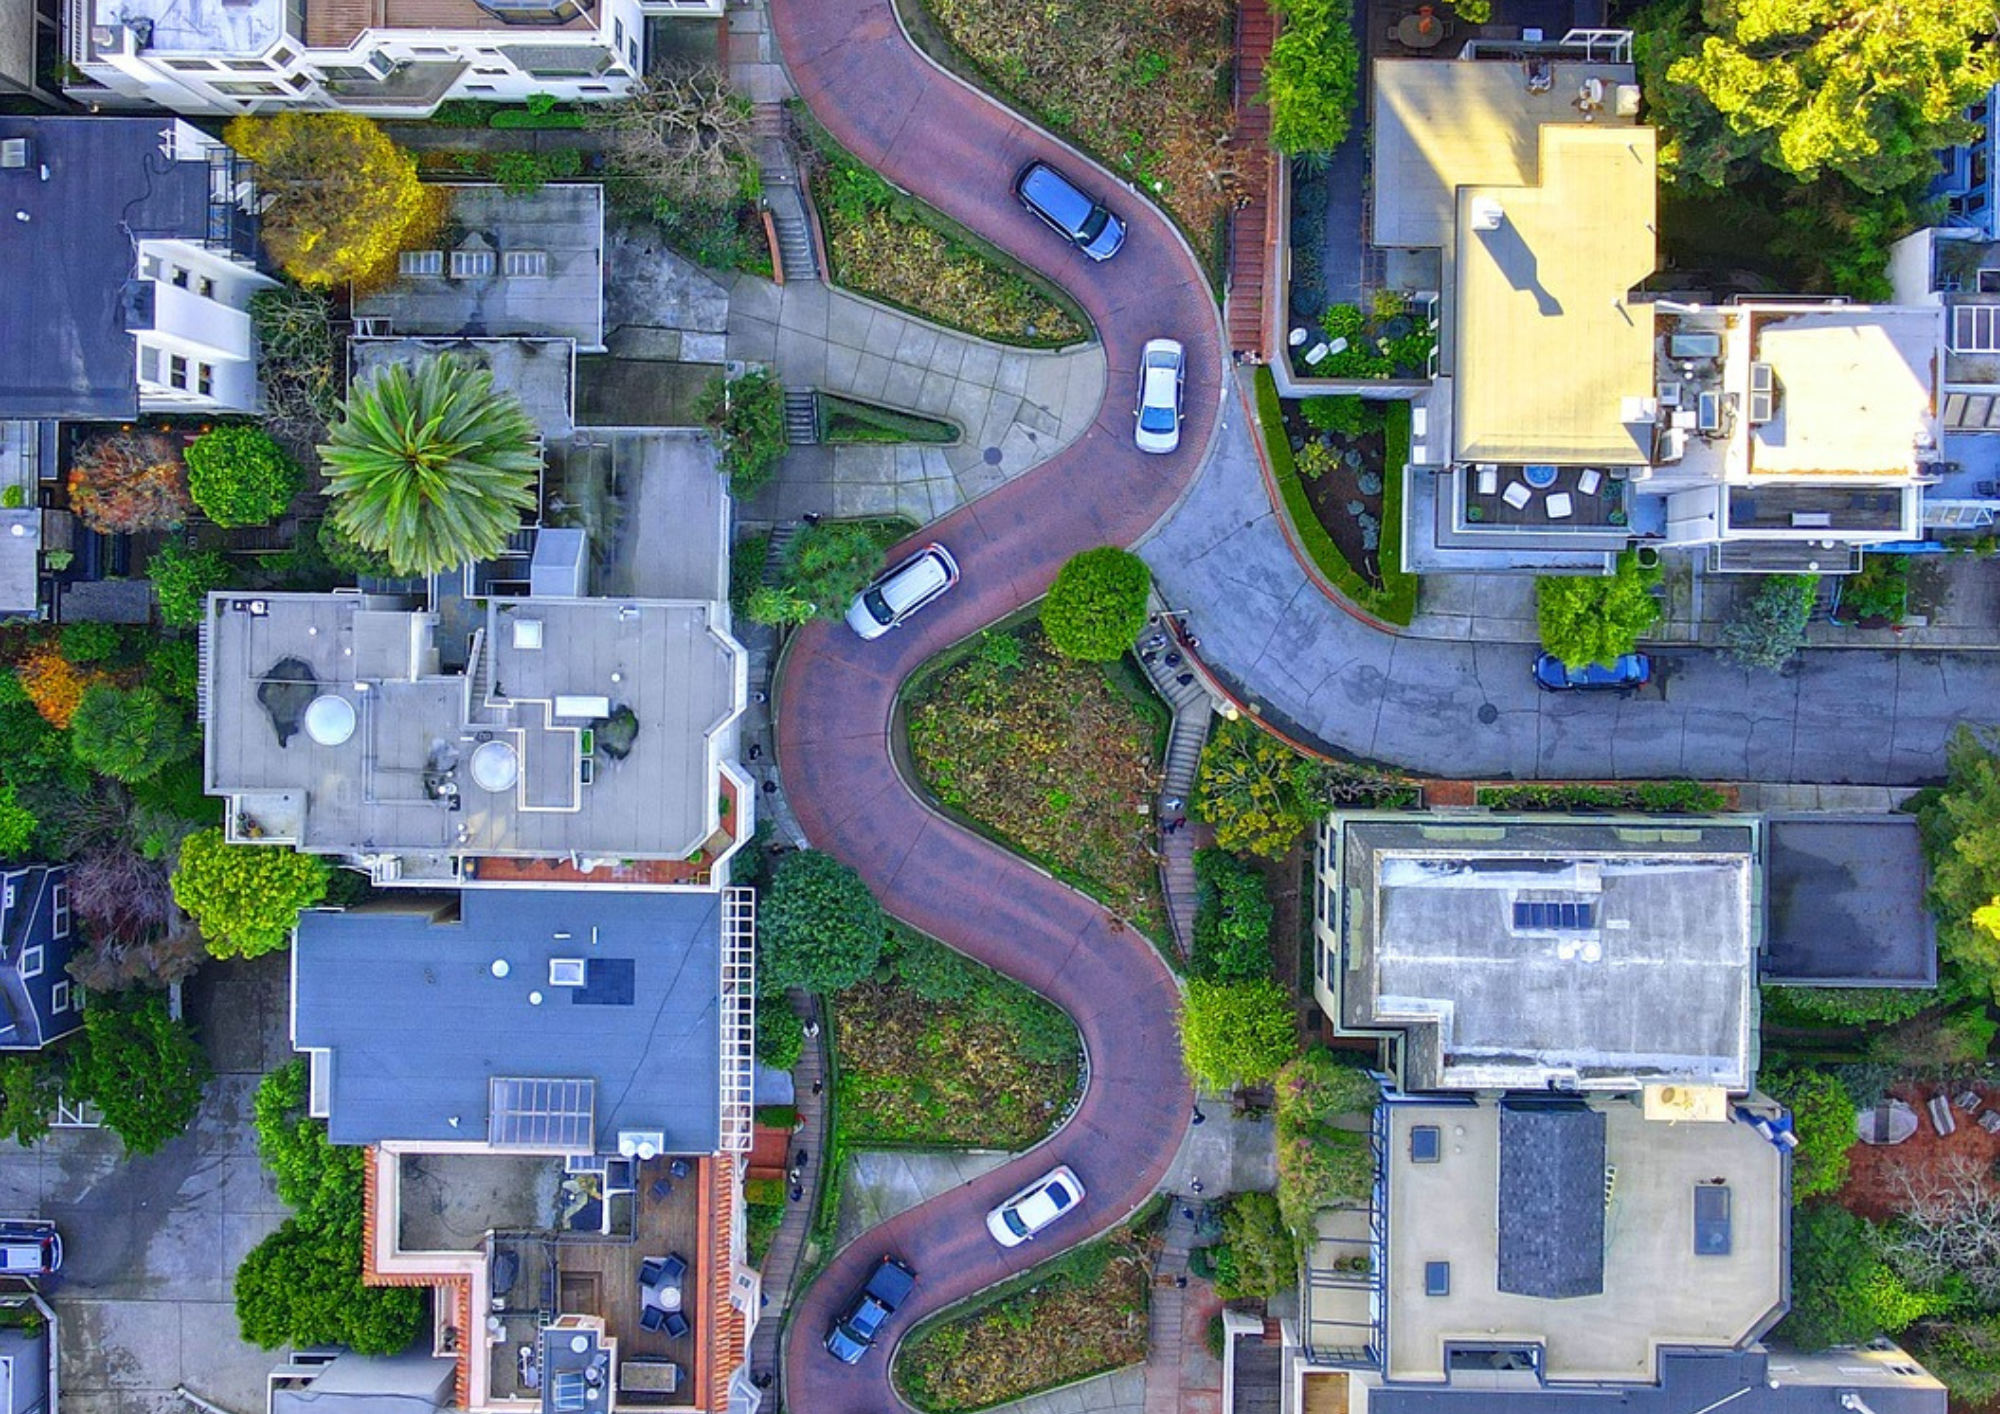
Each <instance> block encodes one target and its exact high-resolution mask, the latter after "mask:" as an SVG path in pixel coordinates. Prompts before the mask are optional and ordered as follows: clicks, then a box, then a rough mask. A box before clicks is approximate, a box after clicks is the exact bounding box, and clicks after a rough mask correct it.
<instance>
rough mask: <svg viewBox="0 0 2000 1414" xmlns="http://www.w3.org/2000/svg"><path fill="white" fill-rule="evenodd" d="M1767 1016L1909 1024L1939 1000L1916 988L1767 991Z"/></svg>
mask: <svg viewBox="0 0 2000 1414" xmlns="http://www.w3.org/2000/svg"><path fill="white" fill-rule="evenodd" d="M1763 994H1764V1009H1765V1014H1766V1015H1767V1016H1769V1015H1771V1014H1772V1013H1774V1012H1775V1013H1776V1014H1777V1015H1778V1016H1779V1017H1783V1018H1785V1019H1786V1020H1788V1021H1789V1020H1793V1019H1796V1022H1797V1023H1798V1024H1803V1025H1808V1026H1810V1025H1814V1024H1820V1025H1826V1026H1876V1025H1889V1024H1893V1023H1894V1022H1898V1021H1907V1020H1909V1019H1910V1018H1911V1017H1913V1016H1915V1015H1916V1014H1917V1013H1918V1012H1920V1011H1922V1010H1923V1009H1924V1008H1925V1007H1927V1006H1930V1005H1931V1004H1932V1003H1933V1002H1935V1001H1936V1000H1937V993H1935V992H1932V991H1928V990H1924V989H1921V988H1915V987H1778V986H1767V987H1765V988H1764V989H1763Z"/></svg>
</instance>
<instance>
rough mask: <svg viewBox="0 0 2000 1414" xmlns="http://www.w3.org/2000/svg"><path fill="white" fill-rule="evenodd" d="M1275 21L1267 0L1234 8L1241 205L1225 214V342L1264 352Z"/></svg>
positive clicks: (1274, 215)
mask: <svg viewBox="0 0 2000 1414" xmlns="http://www.w3.org/2000/svg"><path fill="white" fill-rule="evenodd" d="M1276 26H1277V21H1276V19H1275V18H1274V17H1273V16H1272V14H1271V10H1270V6H1269V5H1268V3H1267V0H1243V4H1242V6H1241V8H1239V9H1238V11H1237V14H1236V132H1235V135H1234V137H1233V138H1232V139H1231V146H1232V147H1233V148H1234V149H1235V155H1236V172H1237V192H1238V197H1237V199H1238V202H1239V205H1238V206H1237V207H1236V208H1235V210H1233V211H1231V212H1230V214H1229V271H1228V284H1227V298H1226V299H1225V301H1224V304H1225V312H1226V317H1227V320H1228V325H1229V347H1230V348H1231V349H1233V350H1236V351H1238V352H1243V353H1255V354H1258V355H1260V356H1263V355H1268V354H1269V352H1270V350H1269V349H1268V348H1266V346H1265V344H1266V337H1265V329H1264V325H1265V319H1264V301H1265V298H1266V293H1267V292H1266V288H1265V287H1266V284H1267V282H1268V280H1269V276H1270V266H1271V260H1270V241H1271V231H1272V223H1273V221H1274V220H1277V219H1281V218H1282V214H1283V213H1281V212H1274V211H1273V209H1272V203H1273V201H1274V199H1275V197H1276V195H1277V192H1276V190H1275V183H1274V182H1273V181H1272V175H1273V167H1274V164H1275V162H1276V158H1275V156H1274V155H1273V154H1272V152H1271V110H1270V109H1269V108H1268V107H1266V106H1265V104H1264V102H1263V98H1262V94H1263V89H1264V61H1265V60H1266V59H1267V58H1269V57H1270V53H1271V40H1272V38H1273V36H1274V34H1275V32H1276Z"/></svg>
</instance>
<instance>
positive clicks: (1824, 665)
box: [1140, 398, 2000, 785]
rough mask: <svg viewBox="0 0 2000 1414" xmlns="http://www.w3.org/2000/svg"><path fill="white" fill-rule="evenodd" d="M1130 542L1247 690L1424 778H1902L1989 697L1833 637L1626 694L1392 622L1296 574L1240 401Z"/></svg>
mask: <svg viewBox="0 0 2000 1414" xmlns="http://www.w3.org/2000/svg"><path fill="white" fill-rule="evenodd" d="M1140 553H1141V554H1143V555H1144V556H1145V558H1146V559H1147V561H1148V562H1149V563H1150V564H1151V565H1152V566H1153V571H1154V573H1155V575H1157V576H1158V578H1159V581H1160V588H1161V592H1162V593H1163V594H1164V595H1166V597H1167V599H1168V601H1169V602H1170V603H1172V604H1173V605H1174V606H1175V607H1176V608H1185V609H1187V610H1188V612H1189V616H1190V623H1191V626H1192V628H1193V631H1194V632H1195V634H1196V635H1198V636H1199V637H1200V639H1201V648H1200V653H1201V657H1202V659H1203V661H1204V662H1206V663H1207V664H1209V665H1210V666H1211V667H1212V668H1214V669H1215V670H1216V671H1217V672H1218V674H1219V675H1220V676H1221V677H1222V678H1223V679H1224V680H1225V681H1226V682H1227V683H1228V684H1229V685H1230V686H1231V687H1232V689H1234V690H1235V691H1236V692H1237V693H1238V694H1239V695H1241V696H1242V697H1243V698H1244V699H1245V700H1246V701H1251V702H1255V703H1258V704H1260V705H1262V706H1263V707H1264V708H1265V709H1266V710H1267V711H1268V712H1269V713H1270V714H1271V716H1272V717H1273V718H1274V719H1275V720H1280V721H1282V722H1285V723H1288V724H1290V725H1292V726H1294V727H1296V728H1298V729H1300V730H1302V731H1303V733H1304V734H1305V735H1307V736H1308V737H1310V738H1312V739H1313V740H1315V741H1317V742H1319V743H1320V744H1322V745H1323V746H1326V747H1328V748H1330V749H1332V750H1334V751H1337V752H1342V753H1346V754H1350V755H1354V756H1360V757H1364V758H1367V759H1371V760H1376V761H1383V762H1388V763H1391V764H1394V765H1398V766H1402V767H1405V768H1407V769H1410V770H1414V771H1419V772H1425V773H1428V774H1433V775H1440V776H1457V777H1474V776H1477V777H1502V776H1514V777H1520V778H1524V779H1525V778H1532V777H1542V778H1551V779H1564V778H1569V779H1577V778H1581V779H1599V778H1605V779H1610V778H1616V777H1649V776H1654V777H1657V776H1692V777H1698V778H1701V779H1704V780H1758V781H1799V782H1811V783H1818V784H1865V785H1907V784H1913V783H1917V782H1921V781H1926V780H1929V779H1932V778H1934V777H1938V776H1941V775H1943V773H1944V744H1945V741H1946V739H1947V738H1948V737H1949V736H1950V734H1951V730H1952V728H1953V727H1954V726H1956V725H1957V724H1958V723H1960V722H1965V721H1972V722H1980V721H1987V720H1991V719H1992V718H1993V716H1994V715H1995V713H1996V710H2000V708H1996V704H2000V654H1995V653H1991V652H1983V653H1981V652H1966V653H1950V652H1933V651H1923V650H1911V649H1900V650H1891V651H1882V650H1874V649H1859V648H1855V649H1825V650H1821V651H1817V652H1812V653H1808V654H1806V655H1804V656H1803V657H1802V658H1800V659H1799V660H1797V662H1795V663H1794V665H1793V666H1792V667H1791V668H1789V669H1787V670H1786V672H1784V673H1783V674H1774V673H1768V672H1762V671H1753V670H1751V669H1748V668H1742V667H1739V666H1737V665H1736V664H1734V663H1733V662H1731V661H1730V660H1729V659H1727V658H1725V657H1723V656H1722V655H1721V654H1718V653H1713V652H1706V651H1703V650H1700V649H1694V648H1687V649H1673V648H1666V649H1660V650H1657V651H1655V653H1654V658H1655V662H1656V665H1657V669H1658V671H1657V676H1656V678H1655V680H1654V682H1653V683H1652V684H1651V685H1649V686H1648V687H1646V688H1644V689H1643V690H1641V691H1639V692H1637V693H1635V694H1632V695H1630V696H1625V695H1622V694H1613V693H1549V692H1542V691H1540V690H1538V689H1537V688H1536V687H1535V686H1534V684H1533V683H1532V682H1531V681H1530V680H1529V677H1528V667H1529V664H1530V663H1531V662H1532V661H1533V659H1534V656H1535V653H1536V652H1537V651H1538V649H1537V647H1536V646H1535V645H1533V644H1528V643H1495V642H1486V641H1479V642H1466V641H1452V640H1441V639H1433V638H1417V637H1412V636H1405V635H1397V634H1391V633H1385V632H1383V631H1382V630H1381V629H1379V628H1376V627H1374V626H1373V625H1371V624H1368V623H1364V622H1362V621H1360V620H1358V619H1356V618H1355V617H1354V616H1353V615H1351V614H1349V613H1347V612H1345V611H1344V610H1343V609H1341V608H1340V606H1339V605H1337V604H1335V603H1334V602H1332V601H1331V600H1329V599H1328V598H1327V596H1326V594H1325V593H1324V592H1323V591H1321V590H1320V589H1319V587H1318V586H1317V585H1315V584H1314V583H1313V582H1312V581H1311V580H1310V579H1308V578H1307V576H1306V574H1305V571H1304V570H1302V569H1301V568H1300V567H1299V563H1298V560H1297V559H1296V558H1295V557H1294V556H1293V554H1292V552H1291V549H1290V547H1289V545H1288V544H1287V543H1286V541H1285V537H1284V532H1283V530H1282V529H1281V528H1280V526H1279V523H1278V520H1277V517H1276V515H1275V513H1274V512H1273V510H1272V508H1271V498H1270V495H1269V493H1268V492H1267V491H1266V490H1265V487H1264V482H1263V478H1262V474H1261V471H1260V469H1259V466H1258V461H1257V451H1256V447H1255V445H1254V444H1253V442H1252V441H1251V434H1250V431H1249V415H1248V410H1247V408H1246V407H1245V405H1244V403H1243V401H1242V400H1240V399H1237V398H1232V399H1231V400H1230V402H1229V403H1228V404H1227V406H1226V407H1225V409H1224V414H1223V418H1222V425H1221V428H1220V431H1219V433H1218V435H1217V438H1216V446H1215V450H1214V452H1213V454H1212V455H1211V456H1210V458H1209V461H1208V464H1207V466H1206V467H1204V469H1203V471H1202V475H1201V477H1200V479H1199V480H1198V481H1197V482H1196V484H1195V487H1194V490H1193V491H1192V493H1190V495H1189V496H1188V498H1187V500H1186V501H1185V502H1184V503H1183V504H1182V505H1181V506H1179V507H1178V508H1177V509H1176V510H1175V512H1174V514H1173V516H1172V517H1171V519H1169V520H1168V521H1167V523H1166V524H1164V525H1163V526H1161V527H1160V529H1159V530H1158V532H1157V533H1156V534H1155V535H1154V536H1153V537H1152V538H1151V539H1150V540H1148V541H1147V542H1146V544H1144V545H1143V546H1142V547H1140Z"/></svg>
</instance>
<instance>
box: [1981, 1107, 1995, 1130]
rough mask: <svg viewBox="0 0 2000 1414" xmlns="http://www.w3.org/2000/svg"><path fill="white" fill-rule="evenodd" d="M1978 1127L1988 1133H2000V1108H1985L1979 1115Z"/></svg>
mask: <svg viewBox="0 0 2000 1414" xmlns="http://www.w3.org/2000/svg"><path fill="white" fill-rule="evenodd" d="M1979 1127H1980V1128H1981V1129H1983V1130H1985V1131H1986V1132H1987V1133H1988V1134H2000V1110H1986V1111H1984V1112H1982V1113H1981V1114H1980V1116H1979Z"/></svg>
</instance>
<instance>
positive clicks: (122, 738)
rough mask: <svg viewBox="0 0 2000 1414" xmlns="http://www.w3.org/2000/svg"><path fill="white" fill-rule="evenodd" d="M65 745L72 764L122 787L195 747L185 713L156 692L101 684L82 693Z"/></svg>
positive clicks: (150, 774)
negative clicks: (77, 763)
mask: <svg viewBox="0 0 2000 1414" xmlns="http://www.w3.org/2000/svg"><path fill="white" fill-rule="evenodd" d="M69 741H70V749H71V750H72V751H74V752H75V753H76V759H77V760H79V761H81V762H83V764H84V765H86V766H88V767H90V769H91V770H93V771H97V772H99V773H101V774H103V775H106V776H109V777H111V778H112V779H113V780H115V781H124V782H125V783H126V784H128V785H130V784H134V783H136V782H139V781H145V780H151V779H152V778H153V777H154V776H157V775H159V774H160V772H161V771H164V770H165V769H166V768H167V767H169V766H171V765H173V763H174V762H176V761H179V760H182V759H184V758H186V757H188V756H190V755H192V754H193V752H194V750H195V748H196V746H197V745H198V738H197V737H196V736H195V731H194V727H193V725H192V724H191V723H190V722H189V721H188V719H187V714H186V713H185V712H184V711H182V710H181V708H180V706H179V705H178V704H177V703H173V702H169V701H168V700H167V699H166V698H165V697H163V696H161V695H160V693H159V692H158V690H156V689H154V688H150V687H130V688H116V687H112V686H110V685H109V684H107V683H99V684H97V685H96V686H94V687H90V688H88V689H86V690H85V691H84V694H83V700H82V701H81V702H79V703H78V704H77V709H76V715H75V716H74V717H72V718H71V719H70V728H69Z"/></svg>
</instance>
